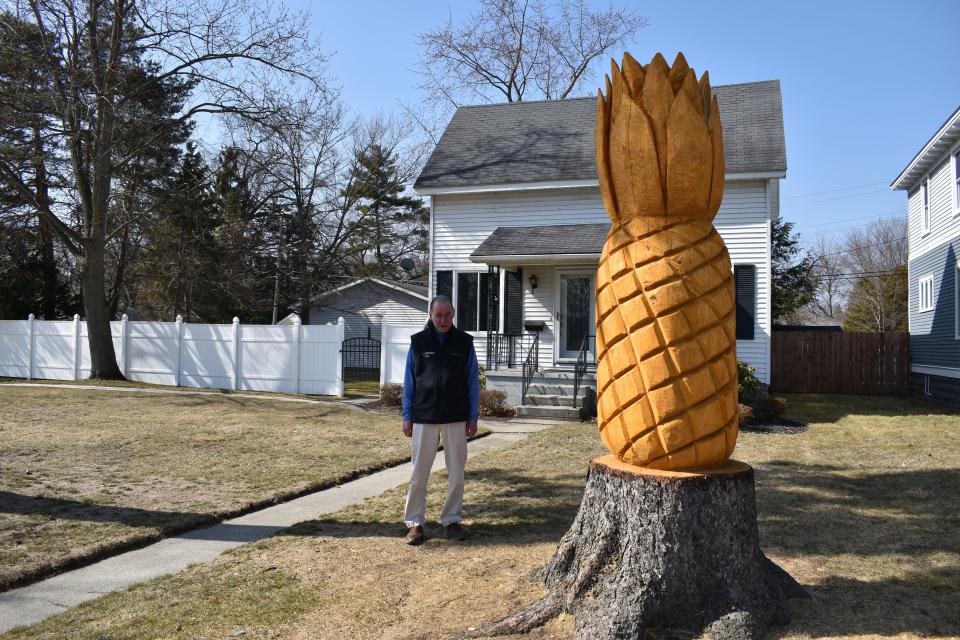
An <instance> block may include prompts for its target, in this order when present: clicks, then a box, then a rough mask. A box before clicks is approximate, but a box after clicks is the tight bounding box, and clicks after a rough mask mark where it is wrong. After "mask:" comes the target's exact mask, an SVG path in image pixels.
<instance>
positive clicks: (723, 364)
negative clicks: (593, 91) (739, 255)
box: [596, 53, 738, 469]
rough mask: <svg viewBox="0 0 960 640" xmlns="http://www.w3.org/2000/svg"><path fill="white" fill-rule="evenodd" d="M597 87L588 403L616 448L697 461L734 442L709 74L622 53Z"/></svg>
mask: <svg viewBox="0 0 960 640" xmlns="http://www.w3.org/2000/svg"><path fill="white" fill-rule="evenodd" d="M612 75H613V79H612V81H611V79H610V78H607V83H606V96H604V95H603V93H602V92H600V93H599V96H598V108H597V123H596V147H597V148H596V154H597V173H598V175H599V179H600V189H601V192H602V193H603V199H604V204H605V206H606V209H607V214H608V215H609V216H610V219H611V220H612V221H613V226H612V228H611V229H610V234H609V236H608V237H607V241H606V244H605V245H604V248H603V254H602V256H601V258H600V265H599V267H598V269H597V316H596V317H597V412H598V422H599V426H600V436H601V438H602V439H603V442H604V444H606V445H607V447H608V448H609V449H610V451H611V452H612V453H613V454H614V455H616V456H617V457H618V458H619V459H620V460H622V461H624V462H627V463H630V464H634V465H639V466H645V467H652V468H657V469H689V468H695V467H709V466H714V465H719V464H721V463H723V462H724V461H726V460H727V459H728V458H729V457H730V454H731V453H732V452H733V448H734V446H735V445H736V441H737V431H738V430H737V367H736V355H735V347H736V341H735V333H734V332H735V327H734V318H735V315H734V292H733V276H732V272H731V267H730V257H729V255H728V254H727V249H726V247H725V246H724V244H723V240H722V239H721V238H720V235H719V234H718V233H717V231H716V229H714V228H713V223H712V221H713V218H714V216H715V215H716V213H717V209H718V208H719V207H720V199H721V197H722V196H723V182H724V160H723V135H722V131H721V129H720V113H719V110H718V107H717V100H716V98H715V97H713V96H712V95H711V92H710V82H709V78H708V74H707V73H704V74H703V76H702V77H701V78H700V80H699V81H698V80H697V77H696V73H695V72H694V71H693V69H691V68H690V67H689V66H688V65H687V62H686V60H685V59H684V57H683V54H680V55H678V56H677V59H676V60H675V61H674V63H673V66H672V67H669V66H667V63H666V61H665V60H664V59H663V57H662V56H661V55H660V54H659V53H658V54H657V55H656V56H654V58H653V60H652V61H651V62H650V64H648V65H646V66H641V65H640V64H639V63H637V61H636V60H634V59H633V58H632V57H630V54H625V55H624V58H623V69H622V71H621V70H620V69H618V68H617V66H616V63H613V64H612Z"/></svg>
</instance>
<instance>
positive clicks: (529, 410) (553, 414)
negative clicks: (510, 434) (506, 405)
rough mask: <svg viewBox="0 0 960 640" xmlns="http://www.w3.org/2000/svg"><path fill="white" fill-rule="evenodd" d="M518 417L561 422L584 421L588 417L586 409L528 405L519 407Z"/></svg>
mask: <svg viewBox="0 0 960 640" xmlns="http://www.w3.org/2000/svg"><path fill="white" fill-rule="evenodd" d="M528 399H529V396H528ZM517 416H519V417H524V418H530V417H537V418H558V419H560V420H582V419H583V418H584V417H585V416H586V410H585V409H584V407H576V408H574V407H557V406H540V405H529V404H527V405H521V406H519V407H517Z"/></svg>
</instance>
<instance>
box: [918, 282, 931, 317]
mask: <svg viewBox="0 0 960 640" xmlns="http://www.w3.org/2000/svg"><path fill="white" fill-rule="evenodd" d="M925 289H926V290H927V291H928V295H929V297H926V296H924V290H925ZM925 297H926V300H924V298H925ZM924 302H927V303H928V304H926V305H924ZM917 311H918V312H919V313H926V312H927V311H933V274H932V273H928V274H927V275H925V276H923V277H922V278H920V279H919V280H918V281H917Z"/></svg>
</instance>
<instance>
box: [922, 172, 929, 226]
mask: <svg viewBox="0 0 960 640" xmlns="http://www.w3.org/2000/svg"><path fill="white" fill-rule="evenodd" d="M930 226H931V225H930V176H924V178H923V182H922V183H921V184H920V235H922V236H925V235H927V234H929V233H930Z"/></svg>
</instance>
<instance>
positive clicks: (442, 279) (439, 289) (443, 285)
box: [433, 271, 453, 300]
mask: <svg viewBox="0 0 960 640" xmlns="http://www.w3.org/2000/svg"><path fill="white" fill-rule="evenodd" d="M433 290H434V294H433V295H435V296H447V297H448V298H450V300H453V271H437V277H436V283H435V286H434V287H433Z"/></svg>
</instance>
